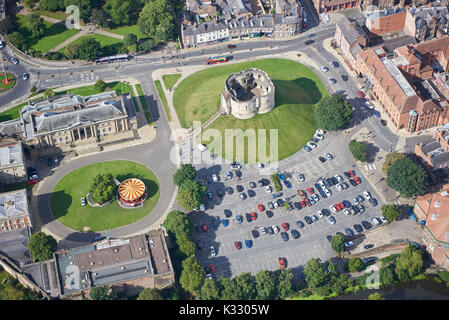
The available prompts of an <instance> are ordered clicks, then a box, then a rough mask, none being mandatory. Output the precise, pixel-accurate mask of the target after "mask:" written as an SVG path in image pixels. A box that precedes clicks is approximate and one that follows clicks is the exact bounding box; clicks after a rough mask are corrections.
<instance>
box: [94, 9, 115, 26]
mask: <svg viewBox="0 0 449 320" xmlns="http://www.w3.org/2000/svg"><path fill="white" fill-rule="evenodd" d="M90 21H92V22H93V23H95V24H96V25H97V26H99V27H100V28H108V27H109V25H110V23H109V16H108V15H107V14H106V12H104V11H103V10H102V9H92V12H91V14H90Z"/></svg>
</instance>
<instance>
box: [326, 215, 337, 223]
mask: <svg viewBox="0 0 449 320" xmlns="http://www.w3.org/2000/svg"><path fill="white" fill-rule="evenodd" d="M327 221H329V223H330V224H335V218H334V217H333V216H328V217H327Z"/></svg>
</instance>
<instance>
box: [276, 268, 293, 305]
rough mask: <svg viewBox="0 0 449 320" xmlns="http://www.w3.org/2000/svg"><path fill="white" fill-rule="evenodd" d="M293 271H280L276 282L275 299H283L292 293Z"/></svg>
mask: <svg viewBox="0 0 449 320" xmlns="http://www.w3.org/2000/svg"><path fill="white" fill-rule="evenodd" d="M293 279H294V275H293V271H292V270H291V269H288V270H286V269H281V270H280V271H279V274H278V281H277V297H278V298H279V299H285V298H287V297H289V296H291V295H292V293H293Z"/></svg>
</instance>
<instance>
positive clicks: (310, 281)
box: [304, 258, 327, 288]
mask: <svg viewBox="0 0 449 320" xmlns="http://www.w3.org/2000/svg"><path fill="white" fill-rule="evenodd" d="M304 274H305V276H306V282H307V286H308V287H309V288H317V287H319V286H321V285H323V284H324V283H325V282H326V281H327V272H326V271H324V268H323V264H322V263H321V260H320V259H316V258H311V259H310V260H309V261H307V262H306V265H305V267H304Z"/></svg>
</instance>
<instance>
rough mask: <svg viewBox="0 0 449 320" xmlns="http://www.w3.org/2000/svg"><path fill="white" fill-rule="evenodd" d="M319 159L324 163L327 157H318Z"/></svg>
mask: <svg viewBox="0 0 449 320" xmlns="http://www.w3.org/2000/svg"><path fill="white" fill-rule="evenodd" d="M318 160H320V161H321V163H324V162H326V158H324V157H318Z"/></svg>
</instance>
